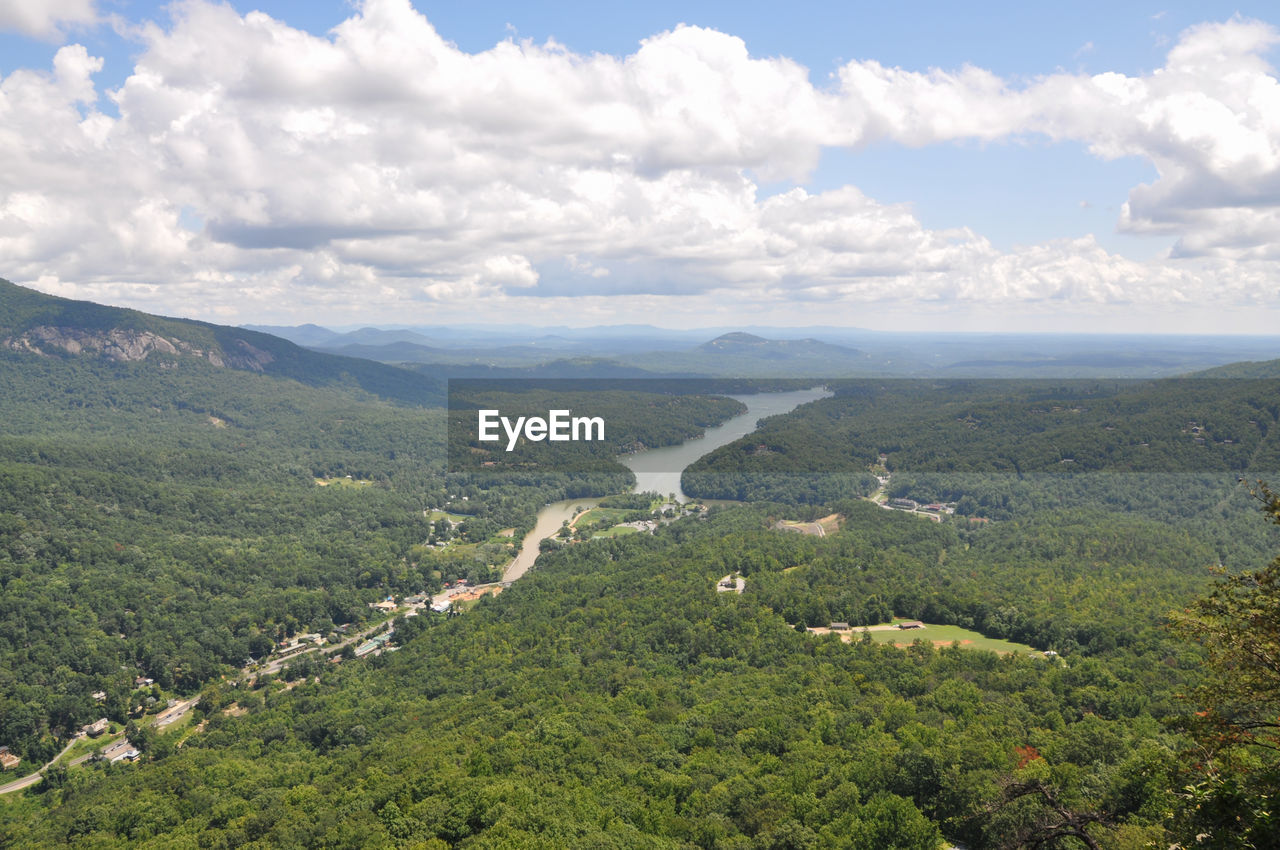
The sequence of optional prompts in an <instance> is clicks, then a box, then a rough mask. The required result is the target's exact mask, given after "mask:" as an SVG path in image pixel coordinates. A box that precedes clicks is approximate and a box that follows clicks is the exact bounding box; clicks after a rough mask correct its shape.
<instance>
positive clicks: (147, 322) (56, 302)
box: [0, 279, 444, 405]
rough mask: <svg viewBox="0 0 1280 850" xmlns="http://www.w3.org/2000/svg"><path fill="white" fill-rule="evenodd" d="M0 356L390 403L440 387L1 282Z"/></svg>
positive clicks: (257, 338) (284, 345)
mask: <svg viewBox="0 0 1280 850" xmlns="http://www.w3.org/2000/svg"><path fill="white" fill-rule="evenodd" d="M0 348H2V349H8V350H10V351H19V352H31V353H35V354H44V355H48V356H85V357H99V358H103V359H107V360H111V361H114V362H137V361H141V360H154V361H165V362H175V363H176V362H184V361H192V360H196V359H200V360H204V361H206V362H208V363H211V364H213V365H214V366H217V367H220V368H222V367H225V368H229V369H240V370H246V371H253V372H260V373H263V374H267V375H274V376H277V377H282V378H292V379H293V380H295V381H299V382H300V383H303V384H307V385H308V386H315V387H325V386H349V387H353V388H358V389H361V390H363V391H365V392H367V393H370V394H371V395H375V396H378V397H381V398H386V399H391V400H394V401H398V402H402V403H408V404H418V405H439V404H442V403H443V399H444V383H443V381H441V380H439V379H437V378H432V377H430V376H427V375H423V374H421V373H413V372H406V371H404V370H401V369H396V368H394V367H390V366H385V365H383V364H381V363H374V362H372V361H369V360H362V359H359V358H355V357H342V356H338V355H333V354H324V353H320V352H315V351H311V350H308V349H305V348H301V347H299V346H297V345H295V344H293V343H291V342H288V341H287V340H284V339H280V338H279V337H274V336H271V335H269V334H264V333H258V332H256V331H250V330H244V329H243V328H233V327H228V326H225V325H212V324H208V323H206V322H197V321H192V320H190V319H168V318H162V317H160V316H152V315H149V314H147V313H141V312H138V311H137V310H126V309H122V308H119V307H106V306H103V305H101V304H94V303H92V302H89V301H72V300H69V299H66V298H58V297H55V296H52V295H45V294H43V293H40V292H36V291H34V290H31V289H26V288H24V287H21V286H17V285H15V284H12V283H10V282H8V281H6V280H3V279H0Z"/></svg>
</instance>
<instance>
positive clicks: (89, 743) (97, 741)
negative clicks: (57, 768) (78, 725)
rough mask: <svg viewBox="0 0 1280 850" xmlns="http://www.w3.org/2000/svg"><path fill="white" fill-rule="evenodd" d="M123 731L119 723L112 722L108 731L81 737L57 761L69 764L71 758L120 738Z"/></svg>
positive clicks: (90, 751) (106, 745)
mask: <svg viewBox="0 0 1280 850" xmlns="http://www.w3.org/2000/svg"><path fill="white" fill-rule="evenodd" d="M123 731H124V727H123V726H121V725H120V724H119V723H112V724H111V731H109V732H104V733H103V734H101V735H99V736H98V737H96V738H81V739H79V740H78V741H76V742H75V744H73V745H72V747H71V749H69V750H67V752H66V755H64V756H63V757H62V758H61V759H60V760H59V763H60V764H70V763H71V762H72V760H74V759H77V758H79V757H80V756H83V755H86V754H88V753H92V752H95V751H97V750H99V749H102V748H103V747H109V746H111V744H113V743H114V742H116V741H118V740H119V739H120V737H121V735H122V734H123Z"/></svg>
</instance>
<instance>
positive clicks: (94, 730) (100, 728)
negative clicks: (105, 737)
mask: <svg viewBox="0 0 1280 850" xmlns="http://www.w3.org/2000/svg"><path fill="white" fill-rule="evenodd" d="M110 725H111V724H110V723H108V722H107V718H105V717H99V718H98V719H97V720H95V721H93V722H92V723H90V724H89V725H88V726H85V727H83V728H82V729H81V730H80V731H81V732H83V733H84V734H86V735H88V736H89V737H90V738H96V737H98V736H99V735H101V734H102V733H103V732H105V731H107V727H108V726H110Z"/></svg>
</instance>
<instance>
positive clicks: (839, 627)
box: [829, 623, 849, 632]
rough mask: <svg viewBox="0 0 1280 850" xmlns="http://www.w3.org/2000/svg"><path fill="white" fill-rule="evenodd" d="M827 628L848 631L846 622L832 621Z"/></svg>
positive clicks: (834, 630) (835, 630)
mask: <svg viewBox="0 0 1280 850" xmlns="http://www.w3.org/2000/svg"><path fill="white" fill-rule="evenodd" d="M829 628H830V629H831V631H833V632H847V631H849V624H848V623H832V624H831V625H830V626H829Z"/></svg>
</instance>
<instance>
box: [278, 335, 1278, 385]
mask: <svg viewBox="0 0 1280 850" xmlns="http://www.w3.org/2000/svg"><path fill="white" fill-rule="evenodd" d="M252 327H254V328H255V329H257V330H261V331H264V332H269V333H272V334H276V335H279V336H282V337H285V338H286V339H290V340H292V341H293V342H296V343H297V344H299V345H303V346H307V347H311V348H314V349H316V350H319V351H326V352H330V353H335V354H343V355H347V356H351V357H363V358H368V359H371V360H377V361H379V362H382V363H394V364H404V365H406V366H412V367H414V368H424V369H426V370H427V371H428V372H429V373H432V374H440V373H446V374H450V375H457V376H465V377H482V376H493V377H514V376H519V375H537V376H541V377H556V376H559V377H579V376H584V377H604V376H612V377H641V376H644V375H646V374H651V373H652V374H660V375H712V376H714V375H764V376H796V375H811V376H820V377H832V376H845V375H896V376H921V377H922V376H928V375H945V376H947V377H961V376H975V377H1027V376H1034V377H1080V376H1086V375H1089V376H1106V377H1135V378H1147V377H1164V376H1170V375H1178V374H1184V373H1187V372H1192V371H1197V370H1201V369H1207V368H1213V367H1216V366H1221V365H1225V364H1228V363H1235V362H1239V361H1266V360H1270V359H1272V358H1274V357H1276V356H1280V337H1261V336H1221V335H1219V336H1174V335H1140V334H1134V335H1101V334H1099V335H1084V334H972V333H948V334H944V333H887V332H880V331H870V330H864V329H859V328H836V327H805V328H768V327H758V326H752V327H747V328H722V327H711V328H699V329H694V330H671V329H666V328H657V327H653V326H649V325H610V326H597V327H587V328H570V327H564V326H556V327H536V326H531V325H493V326H478V325H468V326H456V327H441V326H418V327H400V328H358V329H354V330H349V331H345V332H343V331H337V330H330V329H327V328H321V327H318V326H316V325H302V326H298V327H279V326H252ZM431 367H434V368H431Z"/></svg>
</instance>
